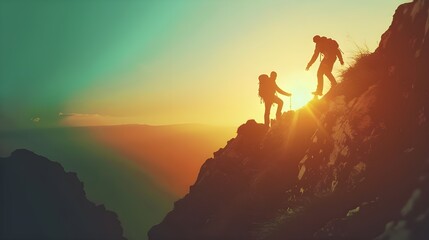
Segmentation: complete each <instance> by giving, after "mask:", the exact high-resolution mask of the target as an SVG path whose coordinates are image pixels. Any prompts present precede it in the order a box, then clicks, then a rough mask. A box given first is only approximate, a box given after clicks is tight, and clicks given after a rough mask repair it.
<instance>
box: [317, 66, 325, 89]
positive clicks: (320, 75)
mask: <svg viewBox="0 0 429 240" xmlns="http://www.w3.org/2000/svg"><path fill="white" fill-rule="evenodd" d="M324 68H325V67H324V64H323V62H321V63H320V66H319V69H318V70H317V89H316V92H320V93H322V92H323V74H324V73H325V70H324Z"/></svg>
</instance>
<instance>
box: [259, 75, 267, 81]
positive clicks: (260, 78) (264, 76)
mask: <svg viewBox="0 0 429 240" xmlns="http://www.w3.org/2000/svg"><path fill="white" fill-rule="evenodd" d="M258 79H259V81H265V80H267V79H268V75H267V74H261V75H259V77H258Z"/></svg>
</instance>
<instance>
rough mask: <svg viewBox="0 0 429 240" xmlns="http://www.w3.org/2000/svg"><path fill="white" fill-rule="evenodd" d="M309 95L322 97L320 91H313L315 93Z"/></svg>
mask: <svg viewBox="0 0 429 240" xmlns="http://www.w3.org/2000/svg"><path fill="white" fill-rule="evenodd" d="M311 94H313V95H315V96H322V91H315V92H312V93H311Z"/></svg>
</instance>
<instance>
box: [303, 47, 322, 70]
mask: <svg viewBox="0 0 429 240" xmlns="http://www.w3.org/2000/svg"><path fill="white" fill-rule="evenodd" d="M319 53H320V51H319V49H317V46H316V48H315V49H314V53H313V56H312V57H311V60H310V62H308V64H307V67H306V68H305V70H307V71H308V69H310V67H311V65H313V63H314V62H315V61H316V59H317V57H318V56H319Z"/></svg>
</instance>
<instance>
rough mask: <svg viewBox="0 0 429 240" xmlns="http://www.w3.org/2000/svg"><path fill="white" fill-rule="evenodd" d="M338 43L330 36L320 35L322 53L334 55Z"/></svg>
mask: <svg viewBox="0 0 429 240" xmlns="http://www.w3.org/2000/svg"><path fill="white" fill-rule="evenodd" d="M339 47H340V45H339V44H338V42H337V41H335V40H334V39H332V38H327V37H321V43H320V51H321V52H322V53H323V54H324V55H336V54H337V50H338V49H339Z"/></svg>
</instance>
